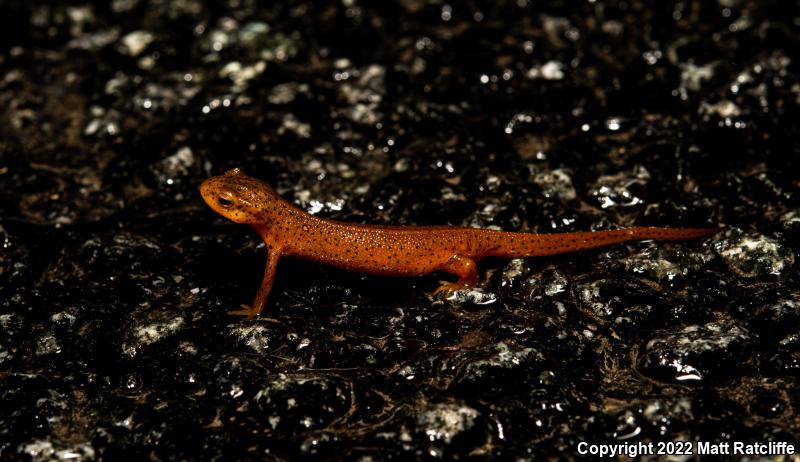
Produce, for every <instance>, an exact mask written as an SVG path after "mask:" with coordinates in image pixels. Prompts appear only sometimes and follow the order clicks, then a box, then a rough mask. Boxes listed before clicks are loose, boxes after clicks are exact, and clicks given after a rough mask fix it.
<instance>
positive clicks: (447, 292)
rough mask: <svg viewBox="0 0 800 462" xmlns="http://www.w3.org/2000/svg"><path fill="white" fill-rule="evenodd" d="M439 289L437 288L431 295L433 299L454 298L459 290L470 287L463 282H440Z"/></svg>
mask: <svg viewBox="0 0 800 462" xmlns="http://www.w3.org/2000/svg"><path fill="white" fill-rule="evenodd" d="M439 284H440V285H439V287H438V288H436V290H434V291H433V292H432V293H431V296H433V297H442V298H444V299H450V298H453V297H454V296H455V294H456V292H458V291H459V290H463V289H466V288H468V287H469V285H467V284H464V283H463V282H458V281H456V282H449V281H439Z"/></svg>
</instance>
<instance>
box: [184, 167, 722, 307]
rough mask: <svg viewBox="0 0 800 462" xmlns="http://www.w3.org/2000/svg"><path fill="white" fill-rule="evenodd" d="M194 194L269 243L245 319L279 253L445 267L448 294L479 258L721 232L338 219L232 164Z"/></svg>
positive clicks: (264, 291)
mask: <svg viewBox="0 0 800 462" xmlns="http://www.w3.org/2000/svg"><path fill="white" fill-rule="evenodd" d="M200 193H201V195H202V196H203V200H205V202H206V203H207V204H208V205H209V206H210V207H211V208H212V209H213V210H214V211H215V212H217V213H219V214H220V215H222V216H223V217H225V218H227V219H229V220H231V221H233V222H236V223H246V224H248V225H250V226H251V227H253V229H255V231H256V232H257V233H258V234H259V235H260V236H261V238H262V239H263V240H264V244H265V245H266V247H267V267H266V270H265V271H264V278H263V279H262V282H261V285H260V287H259V289H258V292H257V293H256V297H255V300H254V301H253V304H252V305H251V306H249V307H248V306H247V305H242V309H241V310H233V311H229V312H228V313H229V314H232V315H241V316H247V317H248V318H249V319H252V318H254V317H255V316H257V315H258V314H259V313H261V311H262V310H263V309H264V306H265V305H266V303H267V298H268V297H269V293H270V289H271V288H272V282H273V280H274V279H275V273H276V269H277V267H278V260H279V259H280V258H281V257H283V256H294V257H301V258H306V259H309V260H314V261H317V262H320V263H323V264H326V265H331V266H335V267H338V268H343V269H346V270H352V271H358V272H362V273H369V274H376V275H386V276H421V275H424V274H428V273H432V272H434V271H444V272H446V273H450V274H453V275H455V276H456V277H457V278H458V279H457V280H456V281H454V282H447V281H442V284H441V286H440V287H439V288H438V289H436V290H435V291H434V294H436V295H442V294H444V295H449V294H451V293H452V292H453V291H456V290H459V289H462V288H467V287H474V286H475V285H477V283H478V267H477V265H476V262H477V261H478V260H480V259H482V258H484V257H508V258H517V257H540V256H547V255H557V254H563V253H568V252H576V251H579V250H586V249H594V248H598V247H604V246H608V245H612V244H617V243H621V242H628V241H640V240H650V239H652V240H659V241H672V240H684V239H695V238H701V237H706V236H711V235H714V234H716V233H717V232H718V231H719V229H718V228H656V227H633V228H624V229H614V230H608V231H589V232H569V233H549V234H535V233H517V232H506V231H495V230H489V229H480V228H467V227H459V226H385V225H368V224H354V223H344V222H340V221H334V220H327V219H323V218H319V217H316V216H314V215H311V214H309V213H307V212H305V211H303V210H301V209H300V208H298V207H296V206H294V205H292V204H291V203H289V202H288V201H286V200H284V199H283V198H281V197H280V196H279V195H278V194H277V193H275V191H273V190H272V188H270V187H269V186H268V185H267V184H266V183H264V182H262V181H259V180H257V179H255V178H251V177H249V176H247V175H245V174H244V173H242V171H241V170H239V169H238V168H236V169H233V170H230V171H228V172H226V173H225V174H223V175H220V176H215V177H212V178H209V179H207V180H205V181H204V182H203V183H202V185H201V186H200Z"/></svg>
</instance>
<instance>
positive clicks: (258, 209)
mask: <svg viewBox="0 0 800 462" xmlns="http://www.w3.org/2000/svg"><path fill="white" fill-rule="evenodd" d="M200 194H201V195H202V196H203V200H204V201H206V204H208V206H209V207H211V208H212V209H214V211H215V212H217V213H219V214H220V215H222V216H223V217H225V218H227V219H229V220H231V221H234V222H236V223H248V224H253V225H255V224H260V223H263V222H264V212H265V211H266V210H267V209H268V208H269V206H270V204H273V203H274V201H275V200H276V198H277V196H276V195H275V193H274V192H273V191H272V188H270V187H269V186H267V185H266V184H265V183H263V182H261V181H258V180H256V179H255V178H251V177H249V176H247V175H245V174H244V173H242V171H241V170H239V169H238V168H235V169H233V170H228V171H227V172H225V174H223V175H220V176H215V177H211V178H209V179H207V180H206V181H204V182H203V184H201V185H200Z"/></svg>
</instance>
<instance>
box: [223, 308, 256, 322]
mask: <svg viewBox="0 0 800 462" xmlns="http://www.w3.org/2000/svg"><path fill="white" fill-rule="evenodd" d="M239 306H241V307H242V309H241V310H230V311H228V314H229V315H230V316H247V319H253V318H255V317H256V316H258V313H259V312H261V310H257V309H255V308H253V307H251V306H249V305H239Z"/></svg>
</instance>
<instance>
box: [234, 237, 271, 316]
mask: <svg viewBox="0 0 800 462" xmlns="http://www.w3.org/2000/svg"><path fill="white" fill-rule="evenodd" d="M280 257H281V250H280V248H278V247H277V246H272V247H270V246H269V245H268V246H267V268H266V269H265V270H264V279H262V280H261V286H259V288H258V293H256V298H255V300H253V306H249V307H248V306H247V305H242V309H241V310H231V311H228V314H230V315H234V316H247V319H253V318H255V317H256V316H258V314H259V313H261V310H263V309H264V306H265V305H266V304H267V298H268V297H269V291H270V290H271V289H272V281H274V280H275V271H276V270H277V268H278V259H279V258H280Z"/></svg>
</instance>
